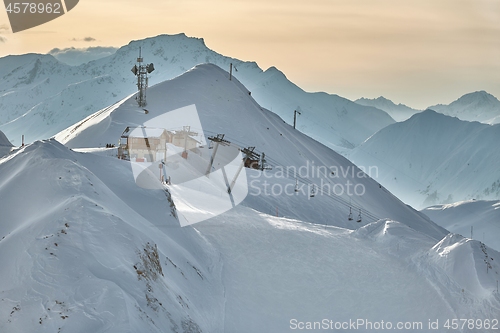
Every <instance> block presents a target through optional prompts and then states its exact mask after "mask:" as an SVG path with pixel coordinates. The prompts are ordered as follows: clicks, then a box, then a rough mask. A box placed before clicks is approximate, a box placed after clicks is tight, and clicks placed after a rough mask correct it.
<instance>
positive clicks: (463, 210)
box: [421, 200, 500, 251]
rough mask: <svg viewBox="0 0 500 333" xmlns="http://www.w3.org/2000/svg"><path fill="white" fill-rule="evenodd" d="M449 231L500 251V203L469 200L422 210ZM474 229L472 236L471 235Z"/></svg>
mask: <svg viewBox="0 0 500 333" xmlns="http://www.w3.org/2000/svg"><path fill="white" fill-rule="evenodd" d="M421 212H422V213H424V214H425V215H427V216H429V218H431V219H432V220H433V221H434V222H436V223H437V224H439V225H440V226H442V227H443V228H446V229H447V230H449V231H451V232H453V233H457V234H461V235H463V236H466V237H471V236H472V238H474V239H477V240H479V241H481V242H483V243H485V244H486V245H488V246H489V247H491V248H492V249H495V250H497V251H500V238H499V237H498V235H500V201H498V200H493V201H488V200H469V201H461V202H456V203H452V204H446V205H435V206H430V207H427V208H425V209H423V210H421ZM471 227H472V235H471Z"/></svg>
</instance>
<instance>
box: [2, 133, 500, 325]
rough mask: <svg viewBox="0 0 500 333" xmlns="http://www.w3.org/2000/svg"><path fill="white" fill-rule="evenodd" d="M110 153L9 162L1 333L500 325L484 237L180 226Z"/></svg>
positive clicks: (244, 214)
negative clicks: (322, 324) (455, 322)
mask: <svg viewBox="0 0 500 333" xmlns="http://www.w3.org/2000/svg"><path fill="white" fill-rule="evenodd" d="M103 155H106V154H101V153H99V154H96V152H95V151H94V153H76V152H72V151H70V150H69V149H67V148H65V147H63V146H62V145H60V144H59V143H58V142H56V141H54V140H50V141H44V142H35V143H33V144H31V145H29V146H27V147H25V148H22V149H20V150H17V151H16V152H14V153H13V154H12V155H10V156H8V157H6V158H4V159H3V160H1V161H0V196H1V197H2V201H1V205H2V207H1V208H2V213H3V219H2V223H1V224H0V235H2V237H1V240H0V249H1V250H0V253H1V255H0V263H1V265H2V267H3V268H4V269H3V270H2V273H1V275H2V279H1V280H0V281H1V282H0V309H1V311H0V329H1V330H2V332H7V333H10V332H19V331H23V332H26V331H28V332H34V331H36V332H53V331H61V332H62V331H66V332H80V331H81V330H82V328H84V329H85V330H91V331H93V332H116V333H118V332H137V331H140V332H204V331H206V332H234V331H237V332H256V331H257V332H268V331H270V332H290V331H294V330H292V329H291V327H292V326H291V320H292V319H297V320H300V321H303V322H306V321H309V322H313V321H319V320H323V319H325V318H327V319H330V320H333V321H334V322H342V321H348V320H349V319H352V320H357V319H358V318H360V319H364V320H367V321H370V322H379V323H380V321H382V320H383V321H384V322H386V323H387V322H391V323H394V325H396V324H397V323H399V322H407V321H411V323H418V322H421V323H422V325H426V324H427V322H428V320H429V319H430V320H432V321H435V320H439V321H440V322H441V323H443V322H444V321H445V320H446V319H447V318H464V317H465V318H469V317H472V318H480V319H488V318H496V317H498V313H499V309H500V296H499V295H498V294H496V293H495V291H494V284H495V279H498V272H499V271H500V268H499V266H498V264H497V263H498V262H499V261H500V254H499V253H498V252H495V251H493V250H491V249H489V248H487V247H482V245H481V244H480V243H479V242H477V241H470V240H467V239H463V238H461V237H459V236H453V235H451V234H450V235H449V236H446V237H445V238H444V239H443V240H442V241H439V242H438V241H436V240H435V239H434V238H432V237H430V236H428V235H425V234H423V233H420V232H416V231H415V230H413V229H411V228H409V227H408V226H406V225H404V224H401V223H398V222H394V221H390V220H380V221H377V222H374V223H371V224H368V225H366V226H364V227H362V228H360V229H358V230H357V231H352V230H348V229H343V228H338V227H331V226H325V225H323V224H321V223H322V222H323V221H317V222H318V224H311V223H306V222H302V221H298V220H293V219H288V218H283V217H273V216H270V215H267V214H264V213H261V212H258V211H255V210H253V209H251V208H248V207H245V206H239V207H237V208H235V209H234V210H232V211H230V212H228V213H225V214H223V215H220V216H218V217H215V218H213V219H211V220H209V221H205V222H202V223H199V224H197V225H195V226H194V227H186V228H181V227H180V226H179V225H178V224H177V221H176V219H175V217H174V216H175V211H173V210H171V206H170V202H169V195H168V192H165V190H164V189H162V188H159V189H157V190H151V189H150V190H144V189H141V188H138V187H137V186H136V185H135V183H134V182H133V177H132V175H131V171H130V168H129V167H128V165H127V163H126V162H124V161H121V160H118V159H116V158H114V157H110V156H103ZM20 200H22V201H23V202H25V203H29V204H24V207H23V208H24V209H22V210H20V209H19V207H20V205H19V203H18V202H19V201H20ZM281 200H283V201H286V200H287V198H286V197H282V198H281ZM311 205H312V206H311V207H310V209H311V210H313V209H318V208H319V206H316V205H315V204H314V203H311ZM47 207H50V208H49V209H47ZM40 212H43V214H40ZM483 250H484V251H485V252H483ZM484 258H487V259H488V260H489V261H490V262H491V269H490V270H489V273H486V272H485V270H484V269H483V268H485V267H486V266H485V265H484V262H483V261H484ZM481 265H483V266H484V267H482V266H481ZM463 272H468V273H467V274H465V275H464V274H463ZM360 330H361V331H370V330H369V329H368V330H367V329H366V327H363V326H361V327H360ZM414 331H418V330H417V329H415V330H414ZM443 331H444V330H443ZM461 331H462V332H486V330H467V329H465V330H461Z"/></svg>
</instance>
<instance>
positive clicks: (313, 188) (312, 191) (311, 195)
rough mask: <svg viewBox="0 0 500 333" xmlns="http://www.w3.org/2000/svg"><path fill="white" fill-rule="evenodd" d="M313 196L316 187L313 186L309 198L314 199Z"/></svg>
mask: <svg viewBox="0 0 500 333" xmlns="http://www.w3.org/2000/svg"><path fill="white" fill-rule="evenodd" d="M315 195H316V185H313V187H312V188H311V194H310V195H309V196H310V197H311V198H314V196H315Z"/></svg>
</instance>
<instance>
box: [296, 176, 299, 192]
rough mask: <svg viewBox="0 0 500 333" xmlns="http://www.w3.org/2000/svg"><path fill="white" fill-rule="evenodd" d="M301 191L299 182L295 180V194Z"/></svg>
mask: <svg viewBox="0 0 500 333" xmlns="http://www.w3.org/2000/svg"><path fill="white" fill-rule="evenodd" d="M298 191H299V181H298V180H297V179H295V192H298Z"/></svg>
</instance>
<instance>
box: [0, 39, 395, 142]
mask: <svg viewBox="0 0 500 333" xmlns="http://www.w3.org/2000/svg"><path fill="white" fill-rule="evenodd" d="M140 47H142V52H143V53H142V54H143V57H144V60H145V61H146V62H147V63H150V62H152V63H154V65H155V68H156V70H155V71H154V72H153V73H152V74H151V76H150V84H155V83H158V82H162V81H164V80H167V79H171V78H173V77H175V76H177V75H180V74H181V73H183V72H184V71H186V70H188V69H189V68H191V67H193V66H195V65H197V64H200V63H214V64H217V65H219V66H220V67H222V68H224V69H226V70H229V64H230V63H233V64H234V65H235V67H236V69H235V70H234V71H233V74H234V75H235V76H236V77H237V78H238V79H240V80H241V81H242V82H243V83H244V84H245V85H246V86H247V87H248V89H249V90H251V92H252V96H254V97H255V98H256V100H257V101H259V103H260V104H261V105H263V106H264V107H266V108H268V109H270V110H272V111H273V112H275V113H276V114H278V115H280V116H281V117H282V118H283V119H285V120H286V121H287V122H288V123H291V122H292V121H293V111H294V110H295V109H298V108H300V110H301V111H302V115H301V116H300V117H299V120H298V127H299V129H301V130H302V131H304V132H305V133H306V134H308V135H310V136H312V137H314V138H317V139H323V141H324V143H325V144H327V145H328V146H330V147H336V146H339V147H343V148H352V147H354V146H356V145H358V144H360V143H361V142H363V141H364V140H365V139H366V138H368V137H369V136H370V135H372V134H373V133H375V132H376V131H378V130H379V129H381V128H383V127H385V126H387V125H389V124H391V123H393V122H394V120H393V119H392V118H390V117H389V116H388V115H387V114H386V113H385V112H383V111H381V110H378V109H375V108H371V107H364V106H360V105H358V104H356V103H353V102H351V101H349V100H347V99H344V98H342V97H339V96H336V95H328V94H326V93H314V94H311V93H306V92H304V91H303V90H302V89H300V88H299V87H297V86H296V85H295V84H293V83H291V82H290V81H289V80H288V79H287V78H286V77H285V75H284V74H283V73H282V72H280V71H279V70H277V69H276V68H274V67H271V68H269V69H267V70H266V71H262V70H261V69H260V68H259V67H258V66H257V64H256V63H255V62H243V61H240V60H237V59H232V58H229V57H225V56H222V55H220V54H218V53H216V52H214V51H212V50H210V49H208V48H207V47H206V45H205V44H204V41H203V39H197V38H188V37H186V36H185V35H184V34H179V35H174V36H168V35H161V36H157V37H153V38H148V39H145V40H140V41H133V42H131V43H130V44H129V45H126V46H124V47H122V48H120V49H119V50H117V51H116V53H114V54H113V55H111V56H109V57H106V58H102V59H98V60H95V61H91V62H89V63H86V64H82V65H80V66H76V67H72V66H68V65H65V64H63V63H61V62H59V61H57V60H56V59H55V58H54V57H52V56H51V55H24V56H10V57H5V58H0V68H2V70H1V71H0V77H2V80H1V81H0V130H2V131H4V132H5V133H6V134H7V135H8V136H9V137H11V138H13V139H12V140H13V142H14V143H15V144H18V141H19V140H20V139H18V138H20V137H21V135H22V134H25V135H26V140H27V142H31V141H33V140H36V139H44V138H47V137H50V136H52V135H54V134H56V133H57V132H59V131H60V130H62V129H64V128H66V127H68V126H70V125H71V124H74V123H75V122H77V121H79V120H81V119H83V118H85V117H87V116H88V115H90V114H92V113H94V112H96V111H97V110H99V109H102V108H104V107H106V106H108V105H110V104H113V103H115V102H116V101H118V100H120V99H121V98H123V97H125V96H127V95H130V94H132V93H135V92H136V89H137V88H136V86H135V83H136V78H135V77H134V76H133V74H132V73H131V71H130V69H131V68H132V66H133V65H134V64H135V61H136V58H137V56H138V53H139V48H140ZM18 58H19V62H17V61H16V59H18ZM236 70H237V71H236Z"/></svg>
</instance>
